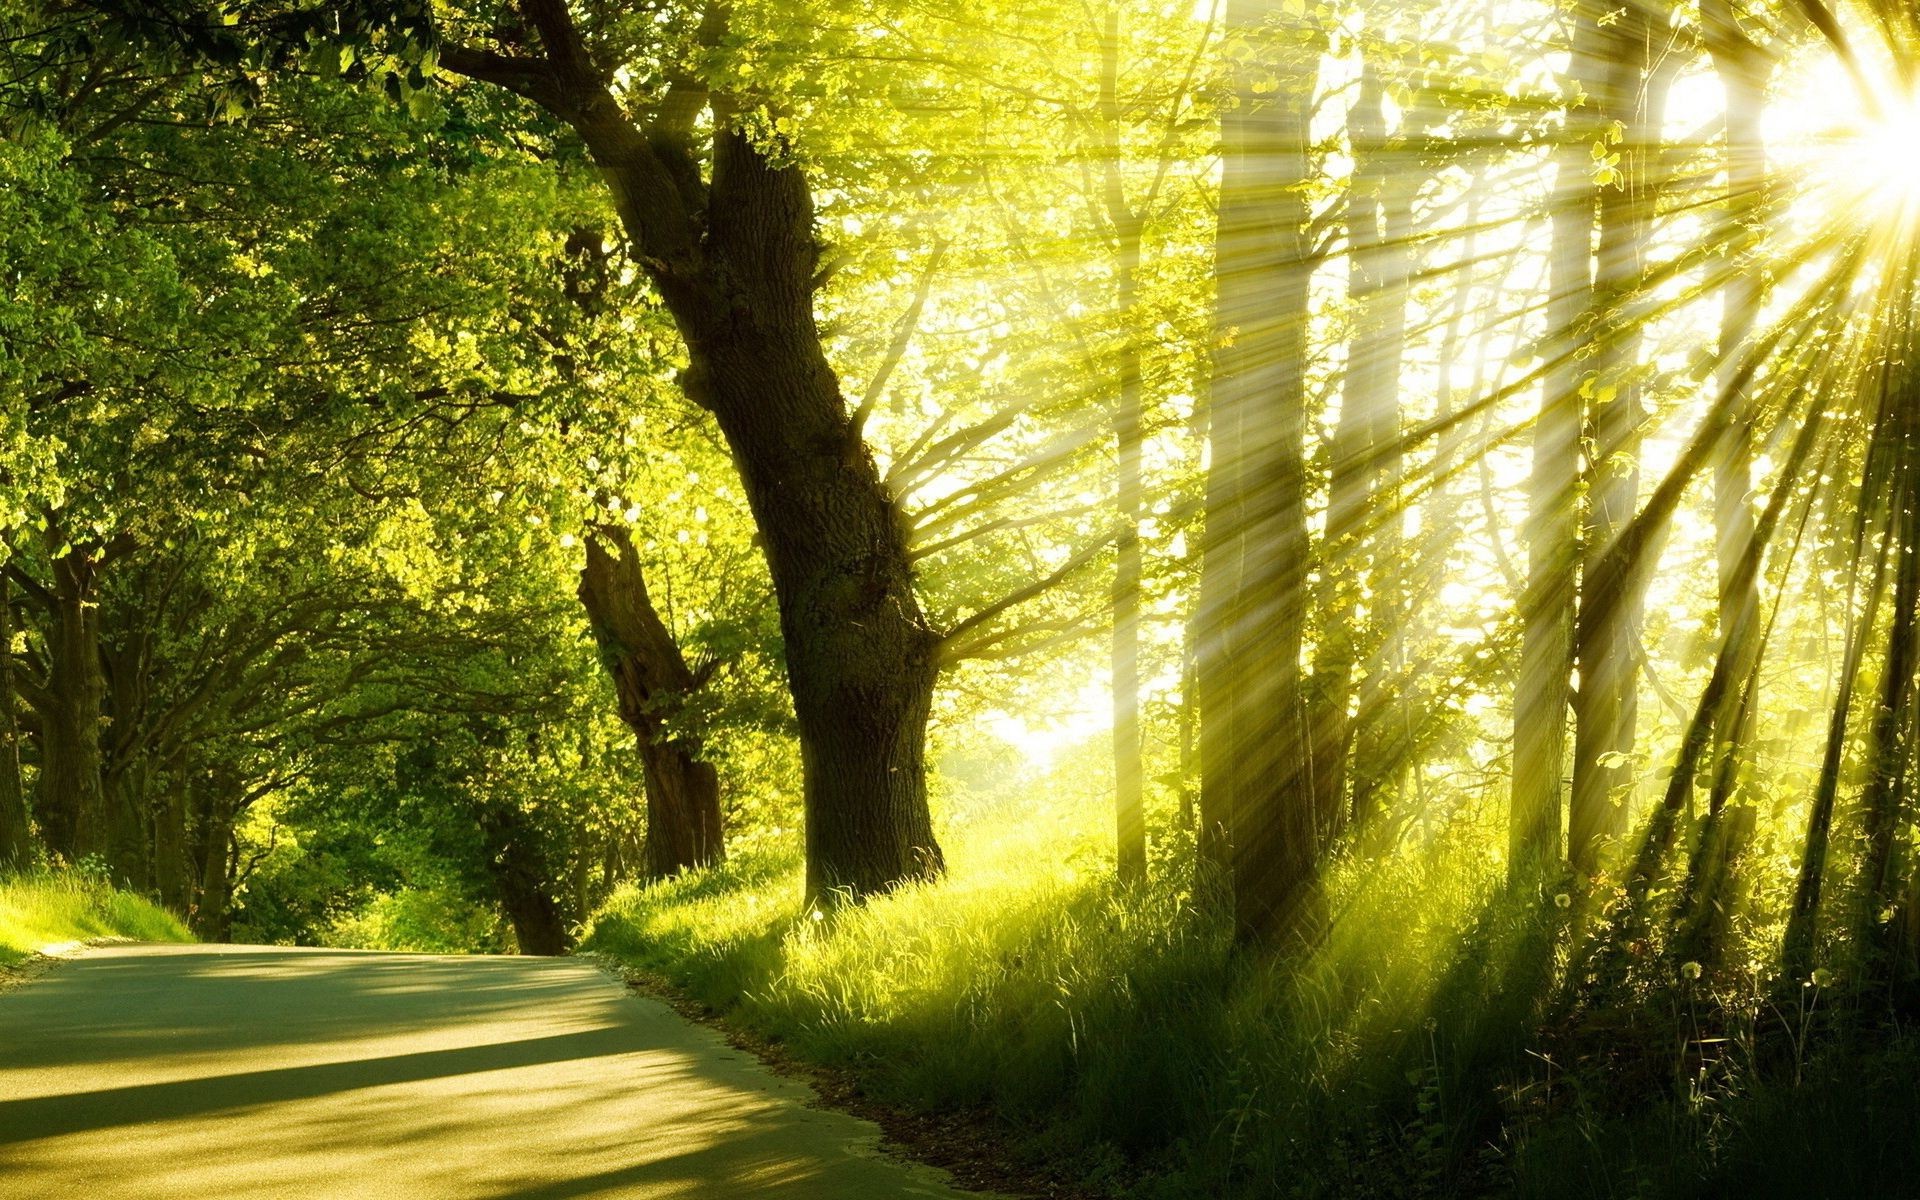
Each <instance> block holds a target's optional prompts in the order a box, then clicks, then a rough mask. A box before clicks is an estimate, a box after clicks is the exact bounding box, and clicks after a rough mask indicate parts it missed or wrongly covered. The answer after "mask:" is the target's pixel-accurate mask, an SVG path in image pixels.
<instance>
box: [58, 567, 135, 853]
mask: <svg viewBox="0 0 1920 1200" xmlns="http://www.w3.org/2000/svg"><path fill="white" fill-rule="evenodd" d="M94 568H95V564H94V562H93V560H92V558H91V557H90V556H89V554H88V552H87V551H86V550H84V549H80V548H75V549H72V550H69V551H67V552H66V553H65V554H63V555H61V556H60V557H58V558H56V559H54V560H53V587H52V588H51V589H50V590H51V594H52V598H53V600H52V610H51V612H50V613H49V614H48V629H47V692H48V694H49V703H48V705H47V709H46V711H45V712H43V713H41V714H40V727H41V747H40V803H39V808H40V811H41V812H42V813H45V814H58V817H57V820H58V823H59V826H61V827H63V828H64V830H67V831H70V836H71V839H72V840H71V842H70V844H69V845H67V846H66V847H64V849H65V850H66V852H67V854H68V855H69V856H70V857H71V858H72V859H73V860H74V861H76V862H78V861H80V860H82V859H87V858H92V859H96V860H98V861H101V862H106V863H107V866H108V868H109V870H110V871H112V872H113V873H114V875H115V878H116V879H118V878H120V877H121V875H120V872H119V870H118V867H119V865H120V864H116V863H114V862H112V861H110V860H109V854H110V853H112V851H113V842H114V841H115V839H114V837H113V823H112V821H111V819H110V818H111V813H110V811H109V808H108V804H107V793H106V787H105V783H104V781H103V780H102V778H101V750H100V740H101V739H100V723H101V720H102V718H103V717H104V715H105V713H104V708H103V706H104V699H105V695H106V680H105V677H104V675H103V674H102V672H101V668H100V626H99V608H98V603H99V601H98V593H97V589H96V587H95V581H96V573H95V569H94Z"/></svg>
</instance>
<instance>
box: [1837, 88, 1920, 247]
mask: <svg viewBox="0 0 1920 1200" xmlns="http://www.w3.org/2000/svg"><path fill="white" fill-rule="evenodd" d="M1838 132H1839V134H1840V141H1839V142H1838V144H1837V145H1836V146H1835V154H1834V158H1835V161H1834V162H1833V164H1832V168H1833V169H1834V170H1836V171H1837V172H1838V174H1839V179H1838V181H1837V182H1839V184H1840V185H1841V186H1842V187H1847V186H1853V187H1856V188H1857V189H1858V197H1859V203H1860V205H1861V206H1862V207H1863V208H1864V209H1867V210H1869V211H1871V212H1873V213H1874V215H1876V216H1879V217H1881V218H1891V219H1911V218H1913V217H1915V216H1916V215H1920V94H1916V93H1914V92H1912V91H1903V92H1896V93H1893V94H1892V95H1890V96H1887V97H1884V98H1882V99H1880V100H1878V102H1876V103H1875V104H1874V105H1873V106H1872V107H1871V109H1869V110H1868V111H1866V112H1864V113H1862V114H1861V116H1860V117H1859V118H1857V119H1856V120H1855V121H1854V122H1852V123H1851V128H1848V127H1847V126H1842V127H1841V129H1840V130H1839V131H1838Z"/></svg>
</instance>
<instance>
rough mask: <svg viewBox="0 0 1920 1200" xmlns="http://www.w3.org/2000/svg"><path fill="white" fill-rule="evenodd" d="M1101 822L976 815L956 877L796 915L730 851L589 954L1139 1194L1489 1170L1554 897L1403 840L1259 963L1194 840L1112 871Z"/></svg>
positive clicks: (657, 895)
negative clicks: (1297, 949) (1234, 948)
mask: <svg viewBox="0 0 1920 1200" xmlns="http://www.w3.org/2000/svg"><path fill="white" fill-rule="evenodd" d="M1103 823H1104V814H1103V813H1100V812H1099V811H1098V810H1090V811H1086V812H1077V813H1064V814H1053V816H1052V817H1051V818H1049V819H1044V820H1035V819H1034V818H1033V816H1032V814H1030V813H1029V814H1027V815H1025V816H1023V818H1022V819H1021V820H1020V821H1019V822H1017V823H1006V824H992V823H988V824H982V825H978V826H975V827H974V828H972V829H968V830H962V831H960V832H959V833H958V834H957V835H955V836H953V837H952V838H951V839H950V845H949V851H950V859H951V861H952V862H953V864H954V869H953V871H952V873H951V875H950V877H949V878H948V879H946V880H944V881H942V882H939V883H936V884H930V885H922V886H914V887H908V888H904V889H902V890H900V891H898V892H896V893H893V894H891V895H888V896H885V897H881V898H879V899H876V900H874V901H872V902H870V903H868V904H866V905H863V906H860V907H857V908H848V909H844V910H838V911H826V912H816V911H809V910H805V909H803V908H802V907H801V906H800V903H799V901H798V899H797V897H798V896H799V894H800V867H799V864H798V862H796V861H791V860H780V859H770V858H766V857H760V858H753V859H748V860H745V861H739V862H735V863H731V864H729V865H727V866H726V867H725V868H723V869H720V870H716V871H711V872H706V873H702V874H697V875H694V876H690V877H687V878H684V879H680V880H675V881H671V882H668V883H663V884H658V885H655V886H652V887H647V888H638V889H630V890H627V891H624V892H621V893H619V894H617V895H616V896H615V897H614V898H613V899H612V900H611V901H610V902H609V903H608V904H607V905H606V906H605V907H604V908H603V909H602V911H601V912H600V913H599V914H598V915H597V916H596V918H595V919H594V921H593V923H592V925H591V927H590V929H589V931H588V934H587V937H586V939H585V944H586V946H587V948H589V949H593V950H597V951H601V952H603V953H607V954H609V955H611V956H613V957H615V958H618V959H622V960H625V961H627V962H630V963H632V964H634V965H636V966H640V967H642V968H645V969H648V970H651V971H654V972H656V973H659V974H661V975H664V976H665V977H666V978H668V979H669V980H670V981H672V982H673V983H674V984H675V985H677V986H678V987H680V988H682V989H683V990H685V991H687V992H688V993H690V994H691V995H693V996H694V997H695V998H697V999H699V1000H701V1001H702V1002H704V1003H706V1004H708V1005H710V1006H712V1007H714V1008H716V1009H719V1010H721V1011H723V1012H725V1013H727V1014H728V1015H729V1016H730V1017H731V1019H733V1020H734V1021H736V1022H738V1023H741V1024H743V1025H745V1026H746V1027H748V1028H750V1029H752V1030H754V1031H756V1032H758V1033H760V1034H762V1035H764V1036H768V1037H772V1038H777V1039H780V1040H782V1041H784V1042H786V1043H788V1044H790V1046H791V1047H792V1048H793V1049H794V1050H795V1051H796V1052H797V1053H799V1054H800V1055H802V1056H804V1057H805V1058H808V1059H810V1060H813V1061H817V1062H821V1063H825V1064H828V1065H831V1066H836V1067H840V1068H845V1069H849V1070H852V1071H854V1072H855V1073H857V1074H858V1075H859V1077H860V1078H861V1079H862V1081H863V1083H864V1085H865V1086H866V1088H867V1090H868V1091H869V1092H870V1093H871V1094H873V1095H875V1096H877V1097H879V1098H881V1099H883V1100H887V1101H891V1102H894V1103H899V1104H903V1105H909V1106H913V1107H920V1108H932V1109H980V1110H990V1111H991V1112H992V1113H994V1114H995V1115H996V1117H997V1118H998V1119H999V1120H1001V1121H1003V1122H1004V1124H1005V1127H1006V1128H1007V1129H1008V1130H1009V1131H1012V1132H1015V1136H1016V1137H1017V1138H1018V1140H1019V1142H1020V1145H1021V1148H1022V1149H1023V1150H1024V1152H1025V1153H1027V1154H1029V1155H1031V1156H1032V1157H1033V1158H1035V1159H1036V1160H1037V1159H1046V1160H1050V1161H1052V1162H1055V1163H1057V1164H1060V1165H1064V1166H1066V1167H1068V1168H1069V1169H1071V1170H1074V1171H1076V1172H1078V1173H1080V1174H1083V1175H1087V1176H1090V1177H1092V1178H1094V1179H1095V1180H1104V1181H1107V1182H1110V1183H1113V1184H1127V1185H1128V1186H1130V1187H1131V1188H1132V1189H1133V1190H1134V1191H1135V1192H1137V1193H1138V1194H1141V1195H1165V1196H1193V1195H1221V1196H1225V1195H1242V1196H1270V1195H1308V1196H1314V1195H1319V1196H1351V1195H1365V1194H1379V1195H1394V1196H1417V1195H1422V1194H1432V1195H1443V1194H1454V1191H1455V1189H1457V1187H1458V1186H1460V1185H1461V1183H1462V1178H1461V1175H1462V1171H1463V1169H1464V1170H1466V1171H1467V1172H1469V1173H1471V1172H1473V1171H1477V1170H1478V1169H1479V1167H1478V1164H1477V1163H1475V1162H1474V1161H1473V1160H1471V1158H1468V1159H1467V1160H1466V1165H1465V1167H1464V1168H1463V1166H1462V1155H1461V1153H1460V1142H1461V1141H1462V1139H1463V1137H1464V1131H1467V1130H1471V1129H1477V1128H1478V1127H1479V1125H1480V1124H1481V1123H1482V1122H1483V1121H1484V1119H1485V1118H1486V1117H1487V1116H1488V1114H1486V1113H1484V1112H1481V1111H1477V1110H1476V1108H1475V1106H1476V1105H1478V1104H1480V1100H1479V1098H1480V1097H1484V1096H1487V1095H1490V1094H1494V1091H1495V1088H1494V1086H1493V1083H1494V1082H1495V1081H1497V1080H1498V1079H1499V1078H1500V1077H1501V1073H1502V1072H1509V1071H1510V1072H1513V1073H1516V1074H1524V1073H1525V1072H1526V1070H1527V1069H1528V1068H1527V1061H1528V1060H1527V1059H1526V1057H1525V1053H1524V1039H1525V1036H1526V1032H1527V1030H1528V1029H1529V1026H1530V1021H1531V1018H1532V1017H1533V1015H1534V1010H1533V1007H1532V1003H1531V998H1532V996H1534V995H1535V994H1537V993H1536V992H1534V991H1526V992H1524V994H1523V993H1522V992H1519V991H1515V990H1514V989H1516V988H1519V987H1521V986H1522V982H1521V981H1516V980H1514V979H1512V978H1509V977H1508V974H1509V972H1510V970H1511V969H1513V967H1514V964H1519V963H1532V962H1534V961H1537V960H1538V959H1539V958H1540V957H1541V956H1540V955H1538V954H1537V953H1534V949H1535V947H1537V945H1538V944H1539V941H1540V936H1541V934H1542V933H1543V932H1544V931H1543V930H1542V929H1541V927H1540V926H1541V919H1540V918H1539V917H1537V916H1534V915H1532V914H1537V913H1539V912H1540V910H1541V906H1540V905H1539V903H1538V901H1537V898H1536V899H1535V900H1534V901H1533V902H1531V903H1527V904H1524V905H1523V904H1519V903H1507V902H1505V901H1504V899H1503V898H1502V897H1501V896H1500V895H1499V894H1498V893H1497V889H1496V886H1495V885H1496V881H1497V879H1498V872H1497V867H1496V865H1495V864H1492V863H1490V862H1489V861H1488V860H1487V858H1486V856H1485V855H1484V854H1481V855H1478V856H1473V855H1468V854H1465V853H1464V852H1459V851H1456V850H1454V849H1451V848H1449V847H1436V848H1434V849H1432V850H1430V851H1425V852H1416V853H1408V854H1404V855H1400V856H1397V857H1396V858H1395V859H1394V860H1392V863H1391V865H1390V866H1387V867H1384V868H1381V867H1373V868H1370V869H1369V870H1368V871H1367V872H1366V873H1365V875H1364V876H1363V875H1360V874H1357V873H1356V874H1350V875H1337V876H1336V877H1335V878H1334V879H1333V880H1332V881H1331V882H1330V884H1329V903H1330V904H1331V905H1332V906H1333V907H1334V908H1335V910H1336V912H1337V913H1338V920H1337V921H1336V922H1335V924H1334V929H1335V933H1334V936H1333V937H1331V938H1330V939H1329V940H1328V942H1327V943H1326V944H1325V945H1324V946H1322V947H1320V948H1319V949H1318V950H1317V951H1316V952H1315V953H1314V954H1313V955H1312V956H1311V957H1310V958H1308V959H1305V960H1304V961H1303V960H1301V959H1299V958H1297V957H1296V958H1292V959H1286V960H1282V961H1267V962H1264V963H1263V962H1260V961H1258V960H1254V959H1248V958H1245V957H1241V956H1236V955H1234V954H1232V953H1231V952H1230V950H1231V947H1230V944H1229V938H1228V936H1227V931H1226V929H1225V928H1224V925H1223V923H1222V922H1221V921H1220V920H1218V919H1216V918H1215V916H1214V915H1213V914H1212V913H1211V911H1210V909H1209V906H1207V905H1205V904H1199V903H1196V902H1195V900H1194V898H1193V888H1192V887H1191V886H1190V885H1191V883H1192V881H1191V878H1190V876H1191V868H1190V867H1188V866H1186V865H1185V864H1187V863H1188V862H1190V861H1191V859H1190V855H1189V854H1188V852H1187V848H1186V847H1180V846H1171V847H1167V848H1166V853H1165V856H1164V858H1163V861H1161V862H1159V863H1157V864H1156V871H1155V875H1156V879H1157V880H1158V882H1156V883H1155V884H1154V885H1152V886H1148V887H1144V888H1137V889H1123V888H1120V887H1118V886H1117V885H1116V884H1114V883H1113V882H1112V880H1111V873H1110V871H1109V870H1108V869H1107V868H1106V864H1105V855H1106V851H1105V848H1104V846H1103V845H1102V842H1103V839H1102V838H1101V837H1100V836H1099V835H1098V834H1097V833H1095V832H1094V831H1095V830H1097V829H1099V828H1100V826H1101V825H1102V824H1103ZM1548 910H1549V911H1552V909H1551V906H1548ZM1503 989H1506V991H1507V993H1508V995H1506V996H1503V995H1502V990H1503Z"/></svg>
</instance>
